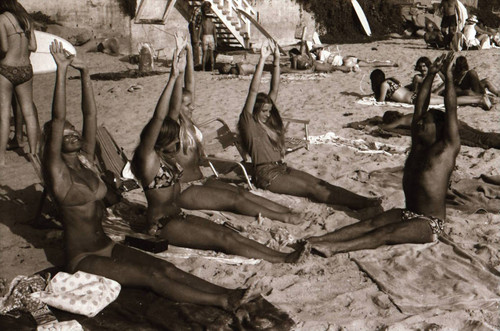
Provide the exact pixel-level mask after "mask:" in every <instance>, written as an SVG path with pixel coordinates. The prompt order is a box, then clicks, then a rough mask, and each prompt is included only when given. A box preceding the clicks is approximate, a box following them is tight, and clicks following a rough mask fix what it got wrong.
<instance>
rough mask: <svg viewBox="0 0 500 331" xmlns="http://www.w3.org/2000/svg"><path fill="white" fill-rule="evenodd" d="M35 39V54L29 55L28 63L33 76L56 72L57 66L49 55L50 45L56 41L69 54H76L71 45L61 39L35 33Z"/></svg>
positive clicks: (51, 35)
mask: <svg viewBox="0 0 500 331" xmlns="http://www.w3.org/2000/svg"><path fill="white" fill-rule="evenodd" d="M35 38H36V46H37V47H36V52H33V53H31V56H30V61H31V65H32V66H33V73H34V74H46V73H49V72H55V71H56V70H57V65H56V63H55V61H54V58H53V57H52V54H50V44H51V43H52V42H53V41H54V39H56V40H57V41H59V42H61V43H62V44H63V47H64V49H65V50H67V51H68V52H70V53H71V54H76V49H75V47H73V45H71V43H70V42H69V41H67V40H65V39H63V38H61V37H58V36H56V35H53V34H50V33H47V32H42V31H35Z"/></svg>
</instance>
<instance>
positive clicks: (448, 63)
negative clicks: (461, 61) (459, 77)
mask: <svg viewBox="0 0 500 331" xmlns="http://www.w3.org/2000/svg"><path fill="white" fill-rule="evenodd" d="M454 60H455V53H454V52H453V51H450V52H448V54H447V55H446V57H445V59H444V61H443V70H444V71H445V74H451V73H452V71H453V61H454Z"/></svg>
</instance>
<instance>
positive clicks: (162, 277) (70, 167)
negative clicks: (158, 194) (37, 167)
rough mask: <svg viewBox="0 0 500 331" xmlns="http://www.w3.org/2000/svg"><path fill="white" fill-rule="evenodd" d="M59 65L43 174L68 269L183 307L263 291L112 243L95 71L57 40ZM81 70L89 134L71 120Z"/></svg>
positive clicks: (222, 303) (223, 302) (231, 301)
mask: <svg viewBox="0 0 500 331" xmlns="http://www.w3.org/2000/svg"><path fill="white" fill-rule="evenodd" d="M50 52H51V53H52V55H53V57H54V60H55V62H56V64H57V73H56V85H55V91H54V102H53V108H52V120H51V121H49V122H47V123H46V124H45V125H44V129H45V130H44V132H45V134H46V140H45V142H46V143H45V148H44V157H43V162H42V170H43V174H44V178H45V183H46V185H47V187H48V189H49V190H50V193H51V194H52V196H53V197H54V198H55V202H56V204H57V206H58V209H59V210H60V212H61V215H62V222H63V223H64V232H65V233H64V234H65V253H66V259H67V265H66V270H67V271H68V272H70V273H74V272H76V271H79V270H81V271H84V272H88V273H91V274H95V275H101V276H104V277H107V278H110V279H113V280H115V281H117V282H119V283H120V284H121V285H122V286H131V287H143V288H148V289H150V290H152V291H154V292H155V293H157V294H158V295H161V296H163V297H166V298H168V299H170V300H174V301H179V302H190V303H195V304H201V305H213V306H217V307H221V308H223V309H226V310H229V311H233V310H235V309H237V308H238V307H239V306H240V305H241V304H243V303H245V302H248V301H251V300H252V299H253V298H256V296H258V292H255V291H254V290H255V289H253V288H251V289H228V288H224V287H221V286H218V285H214V284H212V283H209V282H207V281H205V280H203V279H201V278H198V277H196V276H193V275H191V274H188V273H186V272H184V271H182V270H180V269H178V268H176V267H175V266H174V265H173V264H171V263H169V262H167V261H164V260H162V259H158V258H156V257H154V256H153V255H150V254H146V253H144V252H142V251H140V250H137V249H133V248H130V247H127V246H124V245H122V244H119V243H116V242H114V241H112V240H111V239H110V238H109V237H108V236H107V235H106V234H105V233H104V230H103V228H102V221H103V218H104V217H105V214H106V212H105V206H104V203H103V198H104V196H105V195H106V185H105V184H104V182H102V181H101V179H100V178H99V176H98V174H97V173H96V172H95V170H94V166H93V164H92V163H93V160H94V159H95V154H94V152H95V146H96V132H97V110H96V105H95V101H94V95H93V90H92V82H91V80H90V76H89V71H88V69H87V67H86V65H85V64H84V63H83V62H82V61H80V60H79V59H77V58H74V57H72V56H68V53H67V52H66V51H65V50H64V49H63V46H62V44H61V43H59V42H58V41H54V42H53V43H52V45H51V46H50ZM68 66H72V67H74V68H76V69H78V70H79V71H80V73H81V80H82V113H83V134H80V133H79V132H77V131H76V130H75V127H74V126H73V125H71V124H70V123H69V122H68V121H66V101H65V100H66V73H67V69H68Z"/></svg>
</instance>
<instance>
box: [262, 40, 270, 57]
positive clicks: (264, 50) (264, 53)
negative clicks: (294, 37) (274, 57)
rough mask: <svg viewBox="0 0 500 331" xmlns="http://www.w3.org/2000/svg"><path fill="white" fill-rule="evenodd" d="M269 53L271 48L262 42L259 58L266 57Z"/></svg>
mask: <svg viewBox="0 0 500 331" xmlns="http://www.w3.org/2000/svg"><path fill="white" fill-rule="evenodd" d="M269 55H271V48H270V47H269V45H265V44H264V43H262V47H261V48H260V57H261V58H264V59H265V58H267V57H268V56H269Z"/></svg>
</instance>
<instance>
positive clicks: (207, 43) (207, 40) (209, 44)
mask: <svg viewBox="0 0 500 331" xmlns="http://www.w3.org/2000/svg"><path fill="white" fill-rule="evenodd" d="M201 40H202V46H203V50H204V51H206V50H212V51H213V50H215V40H214V36H213V35H211V34H205V35H203V37H202V39H201Z"/></svg>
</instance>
